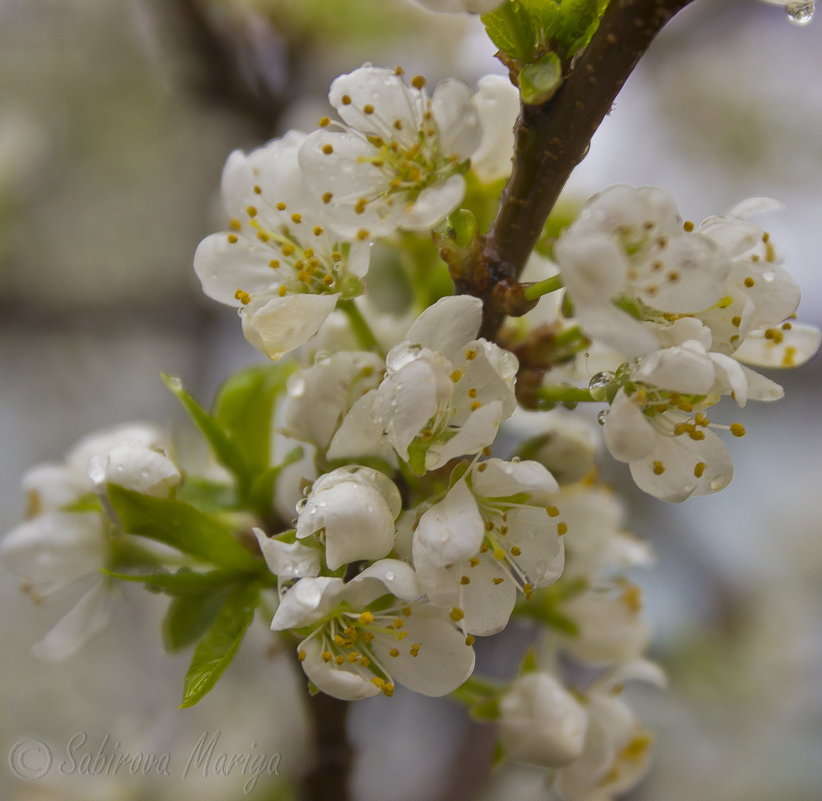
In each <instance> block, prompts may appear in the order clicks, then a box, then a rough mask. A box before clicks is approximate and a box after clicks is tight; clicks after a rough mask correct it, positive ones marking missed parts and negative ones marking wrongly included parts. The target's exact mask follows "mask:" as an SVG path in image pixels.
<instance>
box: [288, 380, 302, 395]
mask: <svg viewBox="0 0 822 801" xmlns="http://www.w3.org/2000/svg"><path fill="white" fill-rule="evenodd" d="M288 394H289V395H291V397H292V398H301V397H302V396H303V395H305V379H304V378H303V377H302V376H301V375H295V376H293V377H292V379H291V380H290V381H289V382H288Z"/></svg>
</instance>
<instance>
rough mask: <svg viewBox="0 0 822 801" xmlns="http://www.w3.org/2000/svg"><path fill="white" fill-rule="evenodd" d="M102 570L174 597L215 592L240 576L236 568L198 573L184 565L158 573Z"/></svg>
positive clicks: (107, 573) (114, 576)
mask: <svg viewBox="0 0 822 801" xmlns="http://www.w3.org/2000/svg"><path fill="white" fill-rule="evenodd" d="M102 572H103V573H105V574H106V575H107V576H111V577H112V578H116V579H120V580H122V581H132V582H136V583H139V584H142V585H143V586H144V587H145V588H146V589H147V590H148V591H149V592H164V593H165V594H166V595H171V596H174V597H182V596H184V595H192V594H200V593H203V592H213V591H215V590H216V589H218V588H219V587H222V586H224V585H226V584H228V583H230V582H232V581H236V580H237V578H238V576H237V573H236V571H234V570H210V571H208V572H207V573H197V572H195V571H193V570H191V568H188V567H182V568H180V569H179V570H178V571H176V572H175V573H171V572H168V571H165V570H162V571H157V572H156V573H117V572H114V571H111V570H103V571H102Z"/></svg>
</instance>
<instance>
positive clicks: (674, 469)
mask: <svg viewBox="0 0 822 801" xmlns="http://www.w3.org/2000/svg"><path fill="white" fill-rule="evenodd" d="M646 407H647V395H646V394H645V393H644V392H643V391H642V390H640V391H639V392H636V393H635V394H634V395H633V396H631V395H628V394H627V392H626V391H625V390H622V389H621V390H619V392H618V393H617V395H616V397H615V398H614V400H613V402H612V403H611V408H610V409H609V411H608V416H607V418H606V421H605V426H604V430H603V434H604V439H605V444H606V445H607V447H608V450H609V451H610V452H611V455H612V456H613V457H614V458H615V459H617V460H619V461H621V462H627V463H628V465H629V466H630V469H631V475H632V476H633V479H634V481H635V482H636V484H637V486H638V487H639V488H640V489H642V490H644V491H645V492H647V493H649V494H650V495H654V496H655V497H657V498H660V499H662V500H666V501H674V502H679V501H684V500H685V499H686V498H689V497H690V496H691V495H706V494H710V493H713V492H718V491H719V490H721V489H724V488H725V487H726V486H727V485H728V484H729V483H730V481H731V478H732V477H733V462H732V461H731V457H730V454H729V453H728V449H727V448H726V447H725V444H724V443H723V442H722V440H721V439H720V438H719V437H718V436H717V435H716V434H715V433H714V432H713V431H711V430H710V429H709V428H708V427H707V423H706V425H700V423H701V422H703V421H702V418H699V420H697V416H693V417H692V416H691V415H689V414H688V413H685V412H681V411H669V410H666V411H664V412H662V413H659V414H653V413H652V414H649V413H648V411H649V410H648V409H647V408H646ZM731 430H732V431H738V432H739V433H740V434H741V433H744V428H741V427H739V428H732V429H731Z"/></svg>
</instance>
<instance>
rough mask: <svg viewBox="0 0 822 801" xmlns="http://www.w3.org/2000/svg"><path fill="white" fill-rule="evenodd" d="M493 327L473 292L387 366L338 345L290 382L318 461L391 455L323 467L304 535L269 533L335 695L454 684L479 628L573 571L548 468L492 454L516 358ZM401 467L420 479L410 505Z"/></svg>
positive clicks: (306, 645)
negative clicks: (493, 335)
mask: <svg viewBox="0 0 822 801" xmlns="http://www.w3.org/2000/svg"><path fill="white" fill-rule="evenodd" d="M480 322H481V303H480V301H479V300H477V299H476V298H470V297H447V298H443V299H441V300H440V301H438V302H437V303H435V304H434V305H433V306H431V307H429V308H428V309H427V310H426V311H425V312H423V314H421V315H420V316H419V317H418V318H417V320H416V321H414V323H413V324H412V325H411V327H410V328H409V330H408V331H407V332H406V334H405V336H404V339H403V340H402V341H401V342H399V343H398V344H397V345H395V346H394V347H393V348H392V349H391V350H390V351H389V352H388V354H387V356H386V359H385V362H381V360H379V359H377V358H376V357H375V356H373V354H368V353H365V352H362V353H356V352H353V353H352V352H344V351H343V352H338V353H336V354H334V355H333V356H331V357H327V358H323V359H321V360H320V361H318V362H317V363H315V364H314V365H312V366H311V367H309V368H307V369H305V370H303V371H301V372H300V373H298V374H296V375H295V376H293V377H292V379H291V380H290V382H289V387H288V393H289V394H288V399H287V402H286V404H285V420H286V431H287V433H288V434H289V435H290V436H292V437H295V438H297V439H300V440H302V441H304V442H306V443H308V444H310V445H312V446H313V447H314V448H315V449H316V455H317V459H316V461H317V463H318V464H326V463H328V462H329V461H330V460H331V461H333V460H337V461H340V460H344V461H348V462H351V461H353V460H369V459H370V460H373V459H379V460H380V461H381V463H382V464H384V465H385V466H386V468H385V472H383V471H380V470H377V469H374V468H372V467H367V466H365V465H363V464H350V463H349V464H346V465H344V466H341V467H338V468H336V469H333V470H330V471H328V472H325V473H322V474H321V475H319V477H317V478H316V480H314V481H313V483H312V485H311V487H310V489H309V490H308V492H307V495H306V496H305V497H304V498H303V499H302V500H301V501H300V502H299V504H298V505H297V512H298V514H297V518H296V521H295V525H294V528H293V530H291V531H288V532H284V533H281V534H277V535H276V536H274V537H267V536H266V535H265V533H264V532H263V531H262V530H260V529H257V530H256V533H257V537H258V541H259V544H260V548H261V551H262V553H263V555H264V556H265V559H266V563H267V564H268V566H269V568H270V569H271V571H272V572H273V573H274V574H275V575H277V577H278V580H279V584H280V590H281V601H280V606H279V609H278V611H277V614H276V615H275V617H274V620H273V623H272V627H273V628H274V629H275V630H283V629H289V630H292V631H295V633H298V634H304V635H305V639H304V640H303V642H302V644H301V645H300V648H299V653H300V658H301V660H302V664H303V668H304V669H305V671H306V674H307V675H308V676H309V678H310V679H311V680H312V681H313V682H314V684H315V685H316V686H317V687H319V688H320V689H322V690H323V691H324V692H327V693H329V694H331V695H335V696H337V697H341V698H357V697H363V696H365V695H373V694H376V693H378V692H383V693H386V694H391V693H392V692H393V689H394V686H395V682H397V681H399V682H400V683H402V684H404V685H406V686H408V687H410V688H412V689H417V690H419V691H420V692H425V693H428V694H430V695H440V694H443V693H446V692H450V691H451V690H454V689H456V687H457V686H459V685H460V684H461V683H462V682H464V681H465V679H466V678H467V677H468V676H469V675H470V673H471V670H472V666H473V651H472V649H471V644H472V643H473V641H474V638H475V636H483V635H490V634H493V633H496V632H498V631H500V630H501V629H503V628H504V627H505V626H506V624H507V623H508V620H509V618H510V617H511V614H512V612H513V610H514V606H515V603H516V599H517V597H518V595H523V596H524V597H526V598H528V597H530V596H531V595H532V594H533V593H534V592H535V591H536V590H538V589H539V588H541V587H545V586H547V585H549V584H551V583H553V582H554V581H556V579H557V578H558V577H559V575H560V574H561V572H562V566H563V560H564V551H563V547H562V539H561V536H562V534H563V533H564V531H565V530H566V529H567V526H566V524H565V523H563V522H562V521H561V520H557V519H556V513H555V510H554V508H553V506H549V505H548V500H549V497H550V495H551V493H553V492H556V491H557V490H558V485H557V483H556V481H555V480H554V478H553V477H552V476H551V474H550V472H549V471H548V470H547V469H546V468H545V467H544V466H542V465H541V464H539V463H538V462H535V461H504V460H501V459H496V458H482V454H483V453H487V451H486V449H487V448H488V447H489V446H490V445H491V444H492V442H493V441H494V439H495V438H496V435H497V431H498V429H499V426H500V424H501V423H502V422H503V420H504V419H506V418H507V417H509V416H510V415H511V413H512V412H513V410H514V407H515V402H514V394H513V382H514V376H515V374H516V370H517V363H516V358H515V357H514V356H513V355H511V354H510V353H507V352H506V351H503V350H502V349H501V348H499V347H498V346H496V345H494V344H493V343H491V342H487V341H486V340H483V339H477V338H476V334H477V331H478V329H479V326H480ZM319 421H321V422H319ZM465 457H469V458H467V459H466V458H465ZM394 465H398V466H400V467H399V469H400V472H401V473H402V474H405V475H408V476H409V477H414V480H413V481H412V482H411V483H410V486H409V489H411V490H415V489H416V492H414V497H413V498H412V502H411V503H408V502H407V501H406V503H405V504H403V501H402V499H401V495H400V492H399V489H398V488H397V486H396V484H395V483H394V480H393V479H392V475H393V473H394V467H393V466H394ZM368 563H370V565H369V566H368V567H365V568H364V569H363V566H364V565H365V564H368ZM353 566H357V568H356V569H357V571H359V572H354V573H353V575H349V571H350V570H351V568H352V567H353ZM409 638H410V639H409ZM406 641H407V642H406ZM457 646H458V647H457ZM412 665H413V666H416V667H415V668H413V669H412V667H410V666H412Z"/></svg>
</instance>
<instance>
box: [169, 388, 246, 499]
mask: <svg viewBox="0 0 822 801" xmlns="http://www.w3.org/2000/svg"><path fill="white" fill-rule="evenodd" d="M163 381H165V384H166V386H167V387H168V388H169V389H170V390H171V391H172V392H173V393H174V394H175V395H176V396H177V398H178V399H179V401H180V403H182V404H183V408H184V409H185V410H186V411H187V412H188V415H189V417H191V419H192V421H193V422H194V424H195V425H196V426H197V428H199V429H200V433H201V434H202V435H203V437H204V438H205V440H206V442H208V444H209V445H210V446H211V450H212V451H213V452H214V456H215V457H216V458H217V461H218V462H220V464H221V465H223V467H225V468H226V469H228V470H229V471H230V472H232V473H233V474H234V475H235V476H237V479H238V480H239V482H240V483H241V484H245V483H247V482H248V480H249V473H248V470H247V468H246V465H245V461H244V460H243V454H242V452H241V451H240V449H239V448H238V447H237V446H236V445H235V443H234V441H233V440H232V439H231V437H230V436H229V434H228V432H227V431H226V430H225V428H223V426H222V424H221V423H220V422H219V421H218V420H217V419H216V418H215V417H213V416H212V415H210V414H209V413H208V412H207V411H206V410H205V409H203V407H202V406H200V404H199V403H197V401H196V400H194V398H193V397H192V396H191V395H190V394H189V393H188V392H186V391H185V390H184V389H183V386H182V384H181V383H180V380H179V379H177V378H173V377H172V376H168V375H163Z"/></svg>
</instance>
